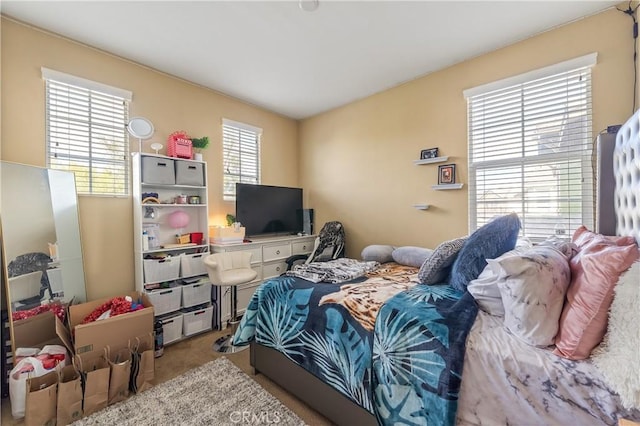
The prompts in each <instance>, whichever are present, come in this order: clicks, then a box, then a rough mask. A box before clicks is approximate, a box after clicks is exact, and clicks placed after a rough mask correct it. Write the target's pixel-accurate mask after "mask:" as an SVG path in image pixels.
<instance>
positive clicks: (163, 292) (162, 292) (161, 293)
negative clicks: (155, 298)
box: [158, 290, 173, 296]
mask: <svg viewBox="0 0 640 426" xmlns="http://www.w3.org/2000/svg"><path fill="white" fill-rule="evenodd" d="M171 293H173V290H167V291H161V292H160V293H158V294H159V295H161V296H162V295H163V294H171Z"/></svg>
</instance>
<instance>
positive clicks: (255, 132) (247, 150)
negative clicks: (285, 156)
mask: <svg viewBox="0 0 640 426" xmlns="http://www.w3.org/2000/svg"><path fill="white" fill-rule="evenodd" d="M261 135H262V129H260V128H258V127H254V126H251V125H248V124H244V123H238V122H235V121H231V120H226V119H225V120H223V123H222V149H223V161H224V175H223V190H222V193H223V198H224V200H227V201H230V200H235V198H236V183H238V182H239V183H253V184H259V183H260V137H261Z"/></svg>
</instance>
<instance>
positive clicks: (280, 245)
mask: <svg viewBox="0 0 640 426" xmlns="http://www.w3.org/2000/svg"><path fill="white" fill-rule="evenodd" d="M315 239H316V236H315V235H307V236H302V237H300V236H280V237H264V238H254V239H253V240H252V242H250V243H238V244H211V252H212V253H222V252H229V251H249V252H251V267H252V268H253V269H254V270H255V271H256V272H257V273H258V275H257V276H256V279H255V280H253V281H252V282H250V283H247V284H242V285H239V286H238V314H243V313H244V311H245V310H246V308H247V305H248V304H249V301H250V300H251V296H253V293H254V292H255V290H256V287H258V285H260V284H261V283H262V282H263V281H265V280H267V279H269V278H273V277H277V276H280V275H282V274H283V273H284V272H285V271H286V270H287V262H286V260H287V258H289V256H293V255H296V254H306V255H308V254H310V253H311V251H312V250H313V244H314V242H315ZM230 297H231V296H230V289H229V287H222V288H220V287H218V299H217V300H218V303H217V305H218V312H219V313H220V317H219V320H220V321H219V322H218V324H222V327H225V326H226V322H227V319H229V316H230V312H229V309H230V308H229V305H230Z"/></svg>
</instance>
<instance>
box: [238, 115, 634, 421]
mask: <svg viewBox="0 0 640 426" xmlns="http://www.w3.org/2000/svg"><path fill="white" fill-rule="evenodd" d="M639 127H640V112H638V113H636V114H635V115H634V116H633V117H632V118H631V119H630V120H629V121H628V122H627V123H626V124H625V125H624V126H623V128H622V129H621V130H620V133H619V136H618V138H617V141H616V148H615V149H616V154H614V159H616V160H615V161H618V163H616V167H614V170H615V173H616V203H617V205H616V212H617V215H618V234H622V235H630V236H633V237H634V238H635V240H637V241H640V206H637V205H636V204H635V203H636V202H635V197H636V194H637V193H638V192H639V191H640V155H638V154H637V153H638V152H640V133H639ZM498 227H499V226H498ZM631 241H634V240H633V239H632V240H631ZM513 244H515V242H513ZM634 245H635V242H634ZM511 248H513V247H511ZM635 250H636V252H637V247H635ZM502 253H504V251H503V252H502ZM486 257H487V258H488V259H489V258H492V257H493V256H491V255H490V254H489V255H487V256H486ZM496 257H498V256H496ZM485 264H486V262H485ZM454 266H455V265H454ZM419 272H420V274H422V271H421V270H420V271H419V270H418V268H415V267H410V266H403V265H400V264H396V263H385V264H383V265H381V266H380V267H379V268H377V269H375V270H374V271H371V272H367V273H365V274H364V275H363V276H361V277H359V278H356V279H354V280H351V281H348V282H343V283H335V284H334V283H326V282H323V283H318V284H314V283H312V282H310V281H307V280H304V279H301V278H298V277H291V276H286V277H279V278H277V279H272V280H269V281H267V282H265V283H264V284H263V285H262V286H261V287H259V289H258V290H257V291H256V293H255V294H254V296H253V298H252V300H251V302H250V304H249V307H248V308H247V311H246V313H245V315H244V317H243V319H242V323H241V325H240V327H239V329H238V331H237V333H236V335H235V339H234V343H235V344H251V355H250V356H251V365H252V366H253V368H254V369H255V371H256V373H262V374H264V375H266V376H267V377H269V378H270V379H271V380H273V381H274V382H276V383H278V384H279V385H281V386H282V387H284V388H285V389H287V390H288V391H290V392H291V393H292V394H294V395H296V396H297V397H298V398H300V399H301V400H303V401H305V402H306V403H307V404H308V405H309V406H311V407H313V408H314V409H316V410H317V411H319V412H320V413H322V414H323V415H325V416H326V417H327V418H328V419H330V420H331V421H333V422H335V423H336V424H345V425H346V424H349V425H352V424H358V425H361V424H362V425H364V424H392V423H393V424H416V425H417V424H429V425H433V424H438V425H439V424H461V425H479V424H487V425H500V424H549V425H555V424H582V425H591V424H611V425H613V424H617V422H618V420H619V419H621V418H625V419H630V420H634V421H637V422H640V410H638V409H636V408H629V405H628V404H623V402H622V401H621V398H620V396H619V395H618V394H617V393H616V391H614V390H613V389H612V387H611V386H610V385H608V384H607V383H608V382H607V380H605V378H604V377H603V375H602V373H601V371H600V369H598V368H597V367H596V366H595V365H594V363H593V362H592V360H591V359H590V358H587V359H584V360H580V359H568V358H571V357H563V356H558V355H557V354H556V353H553V351H552V348H549V347H535V345H532V344H530V343H526V342H524V341H523V339H522V338H517V337H516V336H514V333H513V329H509V330H508V329H507V328H506V326H505V325H504V323H505V321H504V319H503V318H502V317H499V316H494V315H490V314H488V313H486V312H484V311H483V310H482V309H478V304H477V303H476V301H475V300H474V298H473V296H471V294H470V293H469V292H467V291H464V287H462V288H459V287H457V286H454V285H453V282H451V285H449V284H446V283H442V284H438V283H435V284H434V285H422V284H420V282H421V281H422V278H421V277H420V278H419ZM574 273H575V272H574ZM478 275H479V271H475V276H476V277H477V276H478ZM554 281H555V278H554ZM454 287H455V288H454ZM545 309H547V308H546V307H545ZM549 309H550V308H549ZM560 309H562V310H563V312H562V313H563V317H562V319H563V321H564V320H566V318H564V315H565V312H564V308H562V305H561V307H560ZM507 315H508V314H507ZM516 334H517V333H516ZM558 335H560V334H558ZM520 337H521V336H520ZM542 346H546V345H542ZM559 347H560V346H558V348H559ZM557 350H558V349H556V351H557ZM576 357H577V358H580V357H579V356H576ZM463 372H464V373H463ZM625 407H627V408H625Z"/></svg>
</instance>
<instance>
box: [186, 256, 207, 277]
mask: <svg viewBox="0 0 640 426" xmlns="http://www.w3.org/2000/svg"><path fill="white" fill-rule="evenodd" d="M205 256H209V253H194V254H183V255H181V256H180V276H182V277H193V276H195V275H205V274H206V273H207V268H205V266H204V262H203V261H202V260H203V259H204V258H205Z"/></svg>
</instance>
